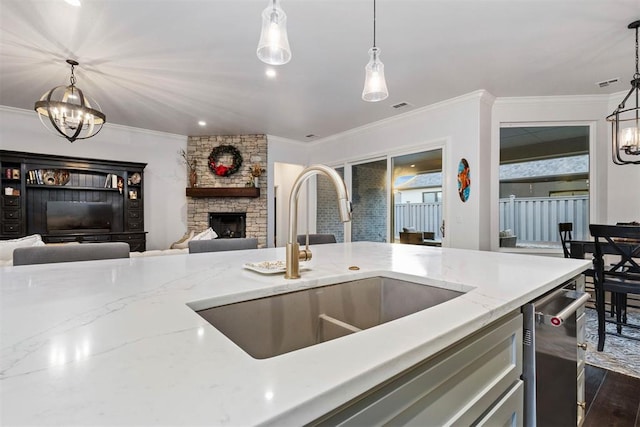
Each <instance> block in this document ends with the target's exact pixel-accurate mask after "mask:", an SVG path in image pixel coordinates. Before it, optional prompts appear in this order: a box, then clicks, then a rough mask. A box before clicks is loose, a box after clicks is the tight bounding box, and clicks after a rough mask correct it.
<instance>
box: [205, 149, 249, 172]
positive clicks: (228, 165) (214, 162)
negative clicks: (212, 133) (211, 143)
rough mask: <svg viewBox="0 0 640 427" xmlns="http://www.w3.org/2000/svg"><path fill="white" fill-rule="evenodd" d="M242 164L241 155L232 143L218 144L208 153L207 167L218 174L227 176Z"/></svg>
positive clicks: (236, 170)
mask: <svg viewBox="0 0 640 427" xmlns="http://www.w3.org/2000/svg"><path fill="white" fill-rule="evenodd" d="M240 166H242V155H241V154H240V151H238V149H237V148H236V147H234V146H233V145H219V146H217V147H216V148H214V149H213V151H211V154H209V168H211V170H212V171H213V173H215V174H216V175H218V176H229V175H232V174H234V173H236V172H238V170H239V169H240Z"/></svg>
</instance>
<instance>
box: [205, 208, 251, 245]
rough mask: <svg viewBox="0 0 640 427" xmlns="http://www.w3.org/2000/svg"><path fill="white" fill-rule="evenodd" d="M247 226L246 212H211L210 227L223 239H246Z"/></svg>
mask: <svg viewBox="0 0 640 427" xmlns="http://www.w3.org/2000/svg"><path fill="white" fill-rule="evenodd" d="M246 224H247V214H246V212H239V213H238V212H209V226H210V227H211V228H213V230H214V231H215V232H216V233H217V234H218V238H221V239H230V238H243V237H246Z"/></svg>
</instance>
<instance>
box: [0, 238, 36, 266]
mask: <svg viewBox="0 0 640 427" xmlns="http://www.w3.org/2000/svg"><path fill="white" fill-rule="evenodd" d="M30 246H44V242H43V241H42V237H41V236H40V235H39V234H32V235H30V236H26V237H21V238H19V239H12V240H1V241H0V260H2V261H11V260H13V250H14V249H16V248H28V247H30Z"/></svg>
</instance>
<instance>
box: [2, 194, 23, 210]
mask: <svg viewBox="0 0 640 427" xmlns="http://www.w3.org/2000/svg"><path fill="white" fill-rule="evenodd" d="M19 206H20V196H2V207H3V208H5V207H7V208H8V207H16V208H17V207H19Z"/></svg>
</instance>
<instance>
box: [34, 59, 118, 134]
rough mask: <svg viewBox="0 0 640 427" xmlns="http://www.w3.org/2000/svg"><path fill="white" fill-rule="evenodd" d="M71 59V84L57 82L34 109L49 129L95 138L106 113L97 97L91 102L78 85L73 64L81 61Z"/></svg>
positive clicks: (69, 62)
mask: <svg viewBox="0 0 640 427" xmlns="http://www.w3.org/2000/svg"><path fill="white" fill-rule="evenodd" d="M67 63H68V64H69V65H71V79H70V80H71V84H70V85H69V86H56V87H54V88H53V89H51V90H49V91H48V92H46V93H45V94H44V95H42V97H41V98H40V100H39V101H37V102H36V103H35V107H34V109H35V111H36V112H37V113H38V116H39V117H40V121H41V122H42V124H43V125H45V127H47V129H49V130H51V131H52V132H54V133H57V134H58V135H59V136H62V137H64V138H66V139H67V140H69V142H74V141H75V140H77V139H87V138H91V137H92V136H94V135H96V134H97V133H98V132H100V130H101V129H102V125H104V123H105V121H106V116H105V115H104V113H102V112H101V111H100V109H99V108H100V106H99V105H98V104H97V103H96V102H95V101H92V102H89V99H88V98H87V96H85V94H84V93H83V92H82V90H80V88H78V87H77V86H76V85H75V83H76V79H75V76H74V74H73V68H74V67H75V66H76V65H78V62H76V61H74V60H71V59H68V60H67ZM92 105H93V106H92ZM94 106H95V107H94Z"/></svg>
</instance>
